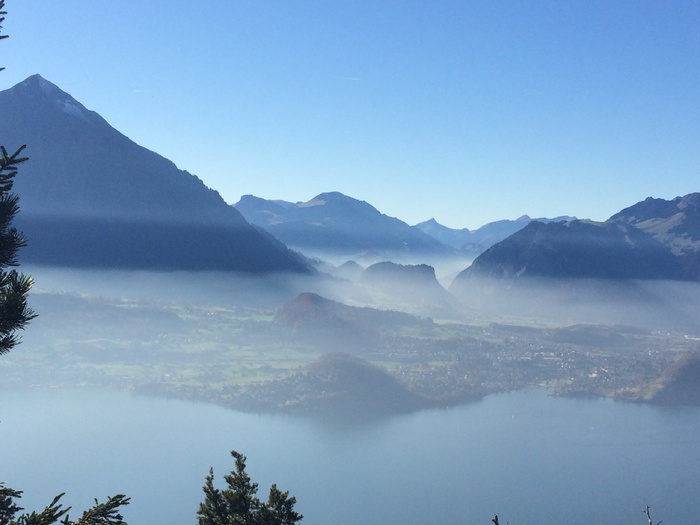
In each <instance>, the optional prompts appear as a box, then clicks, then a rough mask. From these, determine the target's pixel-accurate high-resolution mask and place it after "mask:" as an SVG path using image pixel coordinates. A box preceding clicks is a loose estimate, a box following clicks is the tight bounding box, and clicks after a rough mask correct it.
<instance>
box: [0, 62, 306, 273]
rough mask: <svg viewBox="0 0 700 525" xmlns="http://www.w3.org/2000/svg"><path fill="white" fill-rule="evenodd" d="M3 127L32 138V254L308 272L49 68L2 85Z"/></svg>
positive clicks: (74, 262)
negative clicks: (58, 81) (59, 83)
mask: <svg viewBox="0 0 700 525" xmlns="http://www.w3.org/2000/svg"><path fill="white" fill-rule="evenodd" d="M0 107H1V108H2V119H0V137H2V141H3V143H4V144H5V145H6V146H7V147H8V148H9V149H12V148H16V147H19V146H20V145H22V144H27V145H28V147H27V149H26V154H27V155H28V156H29V158H30V160H29V162H27V163H26V164H24V165H23V166H22V169H21V170H20V174H19V176H18V177H17V180H16V184H15V191H16V192H17V193H18V194H19V195H20V205H21V208H22V211H21V213H20V214H19V217H18V220H17V226H18V227H19V228H20V229H22V230H23V231H24V232H25V233H26V235H27V236H28V237H29V247H28V248H26V249H25V250H24V251H23V252H22V255H21V257H22V260H23V261H24V262H37V263H43V264H56V265H70V266H83V267H85V266H92V267H126V268H153V269H163V268H167V269H217V270H237V271H246V272H271V271H294V272H306V271H308V267H307V265H306V263H305V262H304V261H302V259H301V258H300V257H299V256H298V255H297V254H295V253H293V252H291V251H290V250H288V249H287V248H286V247H284V246H282V245H281V244H280V243H278V242H276V241H274V240H272V239H270V238H269V236H267V235H265V234H264V233H262V232H260V231H258V230H256V229H255V228H253V227H252V226H251V225H250V224H248V223H247V222H246V221H245V219H243V217H242V216H241V215H240V214H239V213H238V212H236V210H234V209H232V208H231V207H230V206H228V205H227V204H226V203H225V202H224V201H223V199H222V198H221V196H220V195H219V194H218V193H217V192H216V191H214V190H211V189H209V188H207V187H206V186H205V185H204V184H203V183H202V181H201V180H199V179H198V178H197V177H195V176H193V175H191V174H189V173H188V172H186V171H182V170H179V169H177V167H176V166H175V165H174V164H173V163H172V162H170V161H169V160H167V159H165V158H163V157H161V156H160V155H157V154H156V153H153V152H151V151H149V150H147V149H145V148H143V147H141V146H139V145H137V144H135V143H134V142H133V141H131V140H130V139H128V138H127V137H126V136H124V135H122V134H121V133H119V132H118V131H117V130H115V129H114V128H112V127H111V126H110V125H109V124H108V123H107V122H106V121H105V120H104V119H103V118H102V117H100V116H99V115H98V114H97V113H95V112H93V111H89V110H87V109H86V108H85V107H84V106H83V105H82V104H80V103H79V102H78V101H76V100H75V99H74V98H73V97H71V96H70V95H68V94H67V93H65V92H63V91H61V90H60V89H59V88H58V87H56V86H55V85H53V84H52V83H50V82H48V81H46V80H45V79H43V78H42V77H41V76H39V75H34V76H31V77H29V78H28V79H26V80H25V81H23V82H21V83H19V84H17V85H16V86H14V87H13V88H11V89H9V90H6V91H3V92H0Z"/></svg>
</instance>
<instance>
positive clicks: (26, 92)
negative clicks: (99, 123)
mask: <svg viewBox="0 0 700 525" xmlns="http://www.w3.org/2000/svg"><path fill="white" fill-rule="evenodd" d="M8 93H9V95H10V96H12V97H13V98H15V99H16V100H17V101H18V103H22V102H21V101H28V102H29V103H31V104H32V105H35V106H38V105H39V104H47V105H50V106H52V107H54V108H56V109H58V110H60V111H63V112H65V113H67V114H69V115H71V116H73V117H77V118H80V119H82V120H85V121H90V120H91V119H95V118H99V119H100V120H102V119H101V117H98V115H97V114H96V113H94V112H93V111H89V110H88V109H86V108H85V106H83V105H82V104H81V103H80V102H78V101H77V100H75V99H74V98H73V97H72V96H70V95H69V94H68V93H66V92H65V91H63V90H61V89H60V88H59V87H58V86H56V85H55V84H53V83H51V82H49V81H48V80H46V79H45V78H44V77H42V76H41V75H39V74H35V75H32V76H30V77H27V78H26V79H24V80H23V81H22V82H20V83H19V84H17V85H15V86H14V87H13V88H11V89H10V90H8ZM25 103H26V102H25Z"/></svg>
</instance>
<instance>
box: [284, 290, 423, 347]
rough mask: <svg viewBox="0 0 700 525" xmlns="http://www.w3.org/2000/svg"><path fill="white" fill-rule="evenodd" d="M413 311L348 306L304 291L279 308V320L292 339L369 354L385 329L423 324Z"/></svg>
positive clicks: (398, 328)
mask: <svg viewBox="0 0 700 525" xmlns="http://www.w3.org/2000/svg"><path fill="white" fill-rule="evenodd" d="M426 322H429V321H424V320H421V319H419V318H418V317H415V316H413V315H410V314H406V313H402V312H396V311H390V310H376V309H374V308H367V307H355V306H348V305H345V304H343V303H339V302H336V301H332V300H330V299H326V298H324V297H321V296H320V295H317V294H315V293H310V292H306V293H302V294H300V295H299V296H297V297H296V298H295V299H294V300H293V301H290V302H288V303H285V304H283V305H282V306H280V307H279V308H278V309H277V312H276V315H275V324H276V325H277V326H278V327H280V328H282V329H283V331H284V332H285V333H287V334H288V335H289V336H290V337H291V338H292V339H295V340H300V341H303V342H305V343H307V344H313V345H315V346H318V347H321V348H323V349H325V350H326V351H334V352H337V351H344V352H352V353H353V354H367V353H371V352H372V351H374V350H375V349H376V347H377V346H378V345H379V343H380V341H381V335H382V333H383V332H385V331H391V330H401V329H402V328H406V327H414V326H422V325H424V324H425V323H426Z"/></svg>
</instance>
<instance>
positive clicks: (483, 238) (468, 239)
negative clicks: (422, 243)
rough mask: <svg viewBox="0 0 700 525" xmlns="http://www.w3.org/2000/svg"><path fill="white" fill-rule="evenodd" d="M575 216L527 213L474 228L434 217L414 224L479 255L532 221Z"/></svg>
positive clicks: (444, 240) (447, 241) (547, 220)
mask: <svg viewBox="0 0 700 525" xmlns="http://www.w3.org/2000/svg"><path fill="white" fill-rule="evenodd" d="M575 219H576V217H569V216H561V217H554V218H552V219H550V218H546V217H542V218H538V219H532V218H530V217H529V216H527V215H523V216H521V217H518V218H517V219H515V220H509V219H503V220H500V221H494V222H489V223H487V224H484V225H483V226H481V227H480V228H477V229H476V230H469V229H467V228H462V229H459V230H457V229H453V228H448V227H447V226H443V225H442V224H440V223H439V222H437V221H436V220H435V219H430V220H427V221H425V222H421V223H418V224H416V228H418V229H420V230H422V231H424V232H425V233H427V234H428V235H430V236H431V237H435V238H436V239H437V240H439V241H440V242H442V243H444V244H446V245H448V246H452V247H453V248H457V249H459V250H460V251H462V252H464V253H467V254H470V255H474V256H476V255H479V254H480V253H483V252H484V251H486V250H487V249H488V248H490V247H491V246H493V245H494V244H496V243H497V242H500V241H502V240H504V239H506V238H508V237H510V236H511V235H513V234H514V233H515V232H517V231H519V230H522V229H523V228H524V227H525V226H527V225H528V224H529V223H530V222H532V221H538V222H544V223H547V222H564V221H571V220H575Z"/></svg>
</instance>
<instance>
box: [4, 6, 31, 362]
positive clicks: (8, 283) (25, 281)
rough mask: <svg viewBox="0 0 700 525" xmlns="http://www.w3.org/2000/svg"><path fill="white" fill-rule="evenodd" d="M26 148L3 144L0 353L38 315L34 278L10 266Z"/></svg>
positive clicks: (17, 238) (19, 243)
mask: <svg viewBox="0 0 700 525" xmlns="http://www.w3.org/2000/svg"><path fill="white" fill-rule="evenodd" d="M4 7H5V0H0V28H2V23H3V22H4V20H5V16H4V15H6V14H7V13H6V12H5V11H4ZM4 38H7V35H0V39H4ZM2 69H4V68H0V71H1V70H2ZM24 148H25V146H21V147H20V148H19V149H17V151H15V152H14V153H12V154H9V153H8V152H7V150H6V149H5V146H0V354H5V353H7V352H9V351H10V350H11V349H12V348H14V347H15V346H16V345H17V343H19V338H18V337H17V335H16V331H17V330H19V329H22V328H24V326H25V325H26V324H27V323H28V322H29V321H30V320H31V319H33V318H34V317H36V314H35V313H34V312H33V311H32V310H31V309H30V308H29V307H28V306H27V294H28V293H29V289H30V288H31V286H32V278H31V277H29V276H26V275H23V274H21V273H18V272H17V271H16V270H14V269H11V270H10V269H9V268H11V267H14V266H17V265H18V264H19V263H18V261H17V252H18V251H19V249H20V248H21V247H23V246H25V245H26V244H27V239H26V238H25V237H24V235H22V234H21V233H20V232H18V231H17V229H16V228H14V227H13V226H12V220H13V219H14V218H15V216H16V215H17V213H18V212H19V197H18V196H17V195H16V194H14V193H12V185H13V182H14V178H15V176H16V175H17V170H18V165H19V164H21V163H22V162H25V161H26V160H27V157H23V156H22V151H23V150H24Z"/></svg>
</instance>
